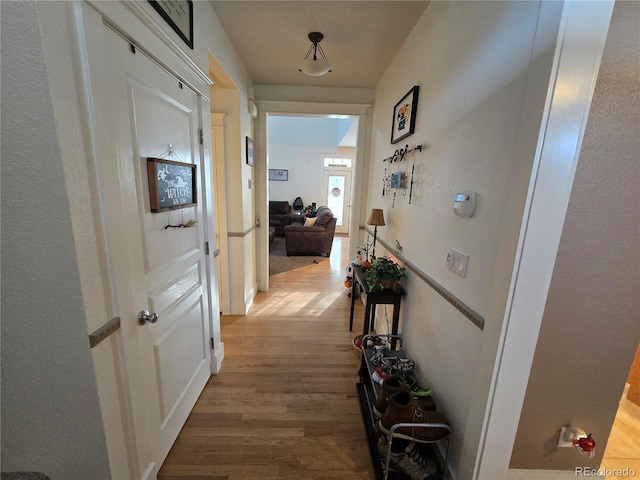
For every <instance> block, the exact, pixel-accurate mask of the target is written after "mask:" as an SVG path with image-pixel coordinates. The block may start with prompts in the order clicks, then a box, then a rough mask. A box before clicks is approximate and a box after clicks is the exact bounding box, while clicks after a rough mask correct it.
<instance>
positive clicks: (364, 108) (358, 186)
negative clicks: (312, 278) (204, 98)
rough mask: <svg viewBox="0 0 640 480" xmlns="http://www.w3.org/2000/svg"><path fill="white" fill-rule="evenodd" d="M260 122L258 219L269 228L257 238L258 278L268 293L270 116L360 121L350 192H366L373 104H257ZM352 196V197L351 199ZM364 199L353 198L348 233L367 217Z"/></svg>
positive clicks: (263, 229) (263, 230) (259, 102)
mask: <svg viewBox="0 0 640 480" xmlns="http://www.w3.org/2000/svg"><path fill="white" fill-rule="evenodd" d="M256 103H258V112H259V113H258V118H257V121H256V124H255V132H256V133H255V135H256V138H257V142H256V145H255V151H254V155H255V159H256V162H255V172H254V173H255V182H256V192H255V199H256V200H255V201H256V215H257V216H258V218H260V224H261V225H265V226H267V228H260V229H259V230H260V231H259V232H258V233H257V235H256V249H257V251H258V252H259V253H261V252H263V253H264V254H259V255H257V256H256V257H257V259H258V261H257V272H256V278H257V283H258V290H260V291H267V290H268V289H269V258H268V256H269V255H268V252H269V229H268V225H269V204H268V201H267V200H268V196H269V177H268V169H269V166H268V163H267V158H268V155H267V135H268V132H267V123H268V122H267V117H268V116H269V115H279V114H286V115H349V116H353V117H358V141H357V145H358V146H357V147H356V155H355V159H354V165H353V168H352V173H353V176H352V185H351V190H352V191H357V192H363V189H364V188H365V161H364V160H365V158H366V154H367V153H368V152H369V151H370V149H371V146H370V145H367V138H370V134H371V128H372V126H371V115H369V112H368V110H369V107H371V105H370V104H332V103H306V102H286V101H257V102H256ZM352 196H353V195H352ZM362 198H363V197H361V196H357V197H355V198H354V200H353V202H352V204H351V205H352V206H351V223H350V225H349V231H351V232H357V231H358V225H359V222H360V216H361V215H364V214H363V213H362V212H360V209H362V208H364V206H363V201H362V200H361V199H362ZM356 247H357V242H351V250H352V252H355V249H356Z"/></svg>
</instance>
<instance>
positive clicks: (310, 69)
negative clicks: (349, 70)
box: [298, 32, 332, 77]
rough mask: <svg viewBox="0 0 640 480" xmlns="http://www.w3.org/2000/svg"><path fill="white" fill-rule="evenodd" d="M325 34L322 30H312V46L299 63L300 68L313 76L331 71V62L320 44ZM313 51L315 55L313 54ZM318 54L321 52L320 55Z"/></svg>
mask: <svg viewBox="0 0 640 480" xmlns="http://www.w3.org/2000/svg"><path fill="white" fill-rule="evenodd" d="M323 38H324V35H322V34H321V33H320V32H311V33H310V34H309V40H311V46H310V47H309V50H308V51H307V55H306V56H305V57H304V60H303V61H302V62H300V63H299V64H298V70H299V71H301V72H303V73H306V74H307V75H311V76H312V77H319V76H320V75H324V74H325V73H328V72H330V71H331V68H332V67H331V64H330V63H329V62H328V61H327V57H326V56H325V54H324V52H323V51H322V47H321V46H320V45H318V44H319V43H320V42H321V41H322V39H323ZM312 53H313V55H312ZM318 54H320V55H319V56H318Z"/></svg>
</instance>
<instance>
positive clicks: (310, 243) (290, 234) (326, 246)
mask: <svg viewBox="0 0 640 480" xmlns="http://www.w3.org/2000/svg"><path fill="white" fill-rule="evenodd" d="M337 221H338V219H337V218H335V217H334V216H333V212H332V211H331V209H330V208H329V207H320V208H318V212H317V215H316V224H315V225H314V226H307V227H305V226H296V225H287V226H286V227H284V243H285V248H286V251H287V256H288V257H289V256H291V255H325V256H327V257H328V256H329V255H330V254H331V247H332V246H333V236H334V233H335V231H336V222H337Z"/></svg>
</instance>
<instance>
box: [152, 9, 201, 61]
mask: <svg viewBox="0 0 640 480" xmlns="http://www.w3.org/2000/svg"><path fill="white" fill-rule="evenodd" d="M149 3H150V4H151V6H152V7H153V8H154V10H155V11H156V12H158V13H159V14H160V16H161V17H162V18H163V19H164V20H165V21H166V22H167V23H168V24H169V26H170V27H171V28H172V29H173V31H174V32H176V33H177V34H178V36H179V37H180V38H181V39H182V40H184V43H186V44H187V45H188V46H189V48H190V49H191V50H193V1H192V0H149Z"/></svg>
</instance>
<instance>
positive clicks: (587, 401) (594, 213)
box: [511, 2, 640, 470]
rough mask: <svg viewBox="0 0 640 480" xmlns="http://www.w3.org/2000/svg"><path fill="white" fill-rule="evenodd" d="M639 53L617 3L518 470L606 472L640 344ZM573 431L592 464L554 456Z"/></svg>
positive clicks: (637, 36)
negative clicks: (593, 445)
mask: <svg viewBox="0 0 640 480" xmlns="http://www.w3.org/2000/svg"><path fill="white" fill-rule="evenodd" d="M639 49H640V4H639V3H637V2H616V4H615V7H614V11H613V17H612V20H611V27H610V30H609V35H608V37H607V43H606V46H605V51H604V54H603V58H602V63H601V65H600V72H599V74H598V80H597V83H596V89H595V92H594V96H593V102H592V105H591V110H590V113H589V119H588V122H587V126H586V130H585V135H584V140H583V144H582V150H581V152H580V158H579V163H578V167H577V170H576V175H575V180H574V183H573V189H572V192H571V199H570V202H569V207H568V210H567V216H566V220H565V224H564V229H563V232H562V238H561V241H560V246H559V250H558V256H557V260H556V264H555V268H554V272H553V277H552V280H551V287H550V291H549V296H548V299H547V305H546V309H545V313H544V317H543V320H542V326H541V329H540V337H539V340H538V345H537V349H536V355H535V358H534V362H533V366H532V370H531V375H530V377H529V385H528V388H527V396H526V398H525V402H524V405H523V411H522V415H521V417H520V425H519V427H518V435H517V437H516V443H515V445H514V451H513V455H512V459H511V467H512V468H520V469H530V468H537V469H556V470H563V469H564V470H573V468H574V467H575V466H576V465H578V464H579V465H580V466H585V467H590V468H595V469H597V468H598V467H599V465H600V461H601V459H602V454H603V453H604V450H605V444H606V440H607V438H608V436H609V431H610V428H611V425H612V423H613V419H614V417H615V414H616V410H617V408H618V402H619V400H620V395H621V394H622V390H623V389H624V384H625V381H626V378H627V375H628V372H629V368H630V366H631V362H632V359H633V355H634V353H635V349H636V346H637V344H638V339H639V338H640V322H639V319H640V300H639V299H638V291H640V273H639V272H640V257H639V255H638V232H639V231H640V210H639V209H638V208H637V205H635V201H634V200H635V199H636V198H637V197H638V193H640V170H639V169H638V153H639V152H640V136H639V135H638V133H639V132H638V125H640V107H639V105H640V93H639V92H640V76H639V66H638V52H639ZM630 200H631V201H630ZM541 399H542V400H541ZM565 425H572V426H577V427H580V428H584V429H586V430H588V432H591V433H593V436H594V438H595V439H596V442H597V450H596V456H595V457H594V458H593V459H592V460H588V459H586V458H584V457H582V458H580V457H579V456H577V454H576V453H575V452H573V451H572V450H570V449H556V448H553V447H554V446H555V443H556V441H557V437H558V435H559V431H560V427H562V426H565Z"/></svg>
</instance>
